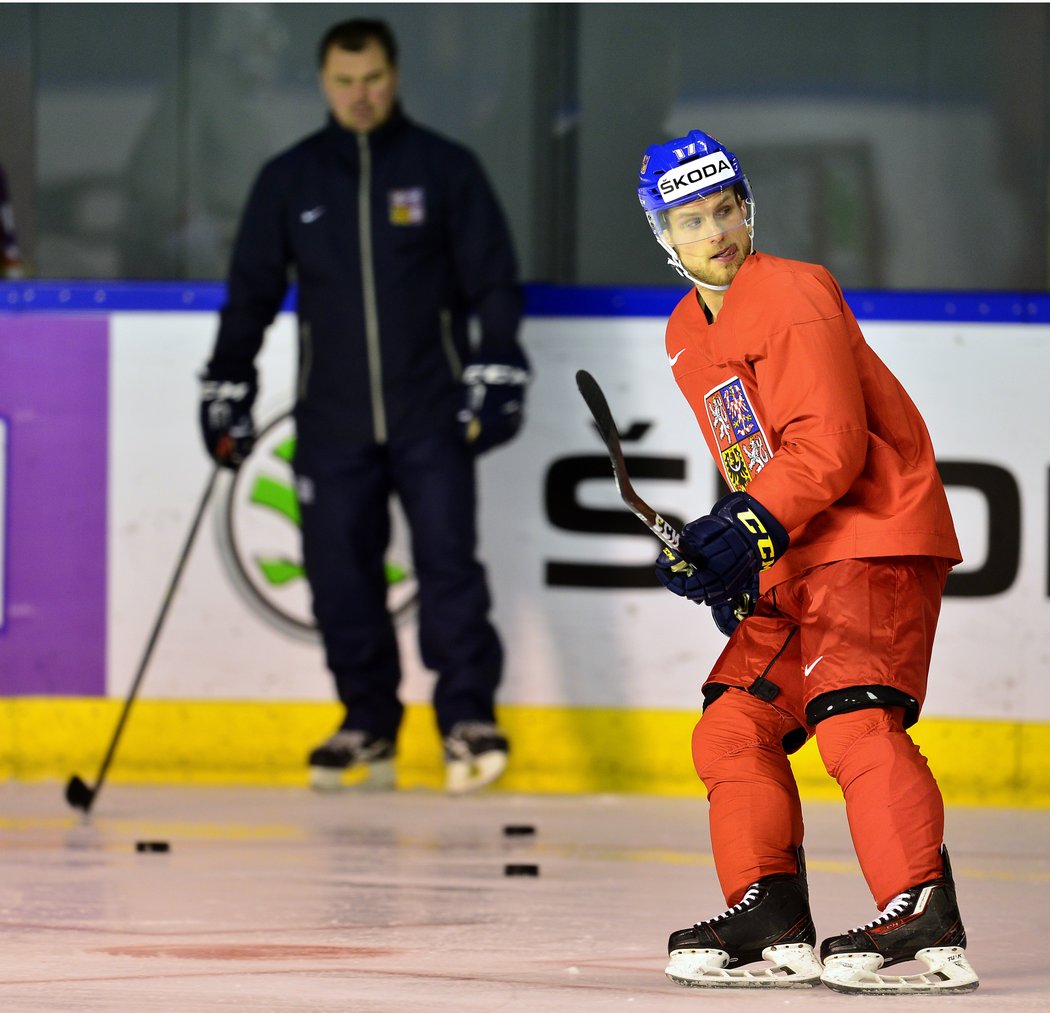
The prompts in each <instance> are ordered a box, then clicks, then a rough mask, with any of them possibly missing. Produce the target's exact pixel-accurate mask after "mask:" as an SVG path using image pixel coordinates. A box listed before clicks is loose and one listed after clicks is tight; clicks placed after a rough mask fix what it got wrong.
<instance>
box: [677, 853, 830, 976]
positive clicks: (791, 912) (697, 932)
mask: <svg viewBox="0 0 1050 1013" xmlns="http://www.w3.org/2000/svg"><path fill="white" fill-rule="evenodd" d="M816 941H817V932H816V929H815V928H814V927H813V918H812V916H811V915H810V912H809V885H808V884H807V882H806V863H805V856H804V854H803V851H802V848H799V849H798V872H797V873H796V874H795V875H794V876H791V875H786V874H781V875H775V876H765V877H763V878H762V879H760V880H759V881H758V882H757V883H752V884H751V886H749V887H748V888H747V892H746V893H745V894H744V896H743V898H742V899H741V901H740V903H739V904H735V905H733V907H731V908H730V909H729V910H728V911H724V912H723V913H722V914H720V915H718V916H717V917H715V918H712V919H710V921H706V922H697V924H696V925H694V926H693V927H692V928H688V929H680V930H679V931H678V932H672V933H671V938H670V939H669V940H668V943H667V952H668V954H669V955H670V957H671V959H670V962H669V963H668V965H667V968H666V970H665V971H664V973H665V974H666V975H667V977H668V978H670V979H671V981H673V982H676V983H677V984H679V985H688V986H690V987H707V988H805V987H809V986H811V985H817V984H819V983H820V970H821V968H820V964H819V963H818V962H817V958H816V957H815V956H814V954H813V944H814V943H815V942H816ZM762 960H766V961H769V962H770V963H771V965H772V966H769V965H766V966H762V967H745V966H742V965H745V964H754V963H756V962H758V961H762Z"/></svg>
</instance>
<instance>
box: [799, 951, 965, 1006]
mask: <svg viewBox="0 0 1050 1013" xmlns="http://www.w3.org/2000/svg"><path fill="white" fill-rule="evenodd" d="M915 959H916V960H918V961H920V962H921V963H923V964H925V965H926V967H927V971H925V972H920V973H918V974H879V973H878V970H879V968H880V967H882V963H883V958H882V956H881V955H880V954H878V953H850V954H846V955H841V956H831V957H828V959H827V960H826V961H825V962H824V973H823V974H822V975H821V976H820V980H821V981H822V982H823V983H824V984H825V985H827V986H828V988H830V989H833V990H834V991H836V992H845V993H847V994H853V995H857V994H863V995H901V994H907V993H910V994H920V993H931V992H973V991H974V990H975V989H976V988H977V986H978V985H979V984H980V979H979V978H978V977H977V972H976V971H974V969H973V968H972V967H971V966H970V962H969V961H968V960H967V959H966V953H965V951H964V950H963V949H962V947H961V946H930V947H927V948H926V949H924V950H919V952H918V953H916V954H915Z"/></svg>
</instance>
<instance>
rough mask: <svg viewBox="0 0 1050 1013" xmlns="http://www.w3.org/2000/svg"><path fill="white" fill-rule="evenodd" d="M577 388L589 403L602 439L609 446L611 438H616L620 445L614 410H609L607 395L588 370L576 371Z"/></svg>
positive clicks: (588, 405)
mask: <svg viewBox="0 0 1050 1013" xmlns="http://www.w3.org/2000/svg"><path fill="white" fill-rule="evenodd" d="M576 386H577V388H579V391H580V393H581V394H582V395H583V400H584V401H586V402H587V407H588V409H590V413H591V417H592V418H593V419H594V423H595V425H596V426H597V427H598V432H599V433H600V434H601V437H602V439H603V440H604V441H605V443H606V444H609V442H610V438H614V439H615V442H617V443H618V442H619V435H618V433H617V432H616V423H615V422H613V417H612V410H611V409H610V408H609V402H608V401H606V400H605V394H603V393H602V389H601V387H599V386H598V381H597V380H595V379H594V377H593V376H591V374H590V373H588V372H587V370H585V369H578V370H577V371H576Z"/></svg>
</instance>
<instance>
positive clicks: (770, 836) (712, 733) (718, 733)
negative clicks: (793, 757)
mask: <svg viewBox="0 0 1050 1013" xmlns="http://www.w3.org/2000/svg"><path fill="white" fill-rule="evenodd" d="M797 727H798V726H797V723H796V722H795V720H794V719H793V718H792V717H790V716H789V715H787V714H784V713H782V712H781V711H779V710H777V709H776V708H775V707H773V706H771V705H770V704H768V703H765V702H763V701H762V700H759V699H757V698H756V697H753V696H751V695H750V694H748V693H745V692H743V691H741V690H737V689H731V690H728V691H727V692H725V693H723V694H722V696H720V697H719V698H718V699H717V700H716V701H715V702H714V703H712V704H711V705H710V706H709V707H708V708H707V709H706V710H705V711H704V714H703V716H702V717H701V718H700V721H699V722H698V723H697V725H696V728H695V730H694V732H693V764H694V766H695V767H696V773H697V775H698V776H699V778H700V780H701V781H703V782H704V786H705V787H706V788H707V797H708V800H709V802H710V805H711V812H710V819H711V850H712V852H713V854H714V859H715V869H716V871H717V873H718V881H719V883H720V884H721V887H722V893H723V894H724V895H725V899H726V903H727V904H729V905H733V904H736V903H737V902H738V901H739V900H740V898H741V897H743V895H744V892H745V891H746V890H747V888H748V887H749V886H750V885H751V884H752V883H754V882H755V881H756V880H758V879H761V878H762V877H763V876H771V875H774V874H776V873H789V874H793V873H794V872H795V870H796V864H795V850H796V849H797V848H798V846H799V845H800V844H801V843H802V833H803V827H802V805H801V803H800V801H799V797H798V788H797V786H796V784H795V778H794V775H793V774H792V772H791V766H790V764H789V763H788V758H787V754H786V753H785V752H784V746H783V741H782V740H783V738H784V736H785V735H786V734H787V733H788V732H790V731H792V730H794V729H795V728H797Z"/></svg>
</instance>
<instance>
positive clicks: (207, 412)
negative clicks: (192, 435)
mask: <svg viewBox="0 0 1050 1013" xmlns="http://www.w3.org/2000/svg"><path fill="white" fill-rule="evenodd" d="M258 391H259V388H258V385H257V384H256V381H255V377H254V376H250V377H243V378H241V379H231V378H229V377H222V376H218V375H216V374H214V373H212V372H210V371H208V372H205V373H204V374H203V375H202V376H201V412H200V415H201V433H202V435H203V436H204V447H205V449H206V450H207V451H208V454H209V455H210V456H211V458H212V460H214V461H215V462H216V463H217V464H221V465H222V466H223V467H224V468H230V469H232V470H233V471H236V470H237V469H238V468H239V467H240V466H241V465H242V464H243V463H244V461H245V459H246V458H247V457H248V455H249V454H250V453H251V452H252V447H254V446H255V423H254V422H253V421H252V405H253V404H254V403H255V395H256V394H257V393H258Z"/></svg>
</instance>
